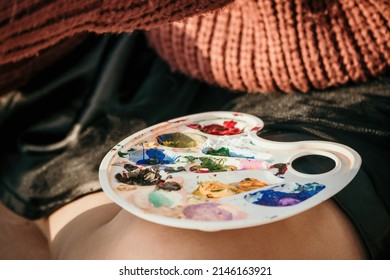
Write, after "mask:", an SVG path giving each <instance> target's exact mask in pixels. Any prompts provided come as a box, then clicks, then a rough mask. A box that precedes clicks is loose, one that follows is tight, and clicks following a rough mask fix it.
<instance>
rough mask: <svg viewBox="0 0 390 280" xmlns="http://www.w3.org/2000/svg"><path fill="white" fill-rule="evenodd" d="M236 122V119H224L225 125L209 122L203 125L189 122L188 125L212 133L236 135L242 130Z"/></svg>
mask: <svg viewBox="0 0 390 280" xmlns="http://www.w3.org/2000/svg"><path fill="white" fill-rule="evenodd" d="M236 124H237V122H235V121H224V122H223V125H220V124H209V125H205V126H203V127H202V126H201V125H199V124H189V125H188V127H190V128H193V129H198V130H200V131H202V132H204V133H207V134H212V135H236V134H240V133H241V132H242V129H240V128H238V127H236Z"/></svg>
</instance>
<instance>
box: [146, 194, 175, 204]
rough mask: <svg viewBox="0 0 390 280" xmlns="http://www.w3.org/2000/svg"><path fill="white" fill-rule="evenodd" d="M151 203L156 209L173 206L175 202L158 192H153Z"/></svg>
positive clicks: (150, 196)
mask: <svg viewBox="0 0 390 280" xmlns="http://www.w3.org/2000/svg"><path fill="white" fill-rule="evenodd" d="M149 202H150V203H151V204H152V205H153V206H154V207H156V208H160V207H163V206H168V207H170V206H172V205H173V201H172V200H170V199H169V198H168V197H166V196H165V195H164V194H162V193H161V192H158V191H153V192H151V193H150V194H149Z"/></svg>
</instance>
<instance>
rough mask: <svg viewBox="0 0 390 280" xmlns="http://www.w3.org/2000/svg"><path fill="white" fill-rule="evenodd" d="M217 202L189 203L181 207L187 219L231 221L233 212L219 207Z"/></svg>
mask: <svg viewBox="0 0 390 280" xmlns="http://www.w3.org/2000/svg"><path fill="white" fill-rule="evenodd" d="M220 206H221V205H220V204H219V203H215V202H206V203H201V204H194V205H189V206H187V207H185V208H184V209H183V214H184V215H185V217H186V218H187V219H192V220H197V221H231V220H233V214H232V213H230V212H229V211H227V210H225V209H223V208H221V207H220Z"/></svg>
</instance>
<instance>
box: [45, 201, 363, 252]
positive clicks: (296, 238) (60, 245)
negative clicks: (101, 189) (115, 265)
mask: <svg viewBox="0 0 390 280" xmlns="http://www.w3.org/2000/svg"><path fill="white" fill-rule="evenodd" d="M64 217H68V220H64ZM70 217H71V218H72V219H71V220H70V219H69V218H70ZM64 222H65V223H64ZM49 226H51V228H52V229H53V231H52V245H51V249H52V256H53V258H58V259H361V258H365V257H366V255H365V252H364V249H363V246H362V244H361V242H360V240H359V237H358V236H357V234H356V232H355V230H354V227H353V226H352V224H351V223H350V222H349V220H348V219H347V217H346V216H345V215H344V213H343V212H341V210H340V209H339V208H338V206H337V205H336V204H335V203H334V202H333V201H332V200H328V201H325V202H323V203H322V204H320V205H318V206H316V207H314V208H312V209H310V210H308V211H306V212H303V213H301V214H299V215H296V216H293V217H291V218H288V219H285V220H282V221H278V222H275V223H271V224H266V225H262V226H257V227H252V228H246V229H238V230H226V231H219V232H202V231H196V230H185V229H177V228H171V227H166V226H161V225H158V224H154V223H150V222H147V221H144V220H141V219H139V218H137V217H135V216H133V215H132V214H130V213H128V212H127V211H125V210H122V209H120V208H119V207H118V206H117V205H115V204H113V203H110V202H109V201H108V199H107V198H106V196H105V194H104V193H98V194H93V195H88V196H86V197H84V198H82V199H79V200H77V201H75V202H73V203H71V204H69V205H67V206H65V207H63V208H61V209H60V210H58V211H57V212H56V213H54V214H53V215H52V216H51V217H50V219H49ZM55 231H58V234H57V233H56V232H55Z"/></svg>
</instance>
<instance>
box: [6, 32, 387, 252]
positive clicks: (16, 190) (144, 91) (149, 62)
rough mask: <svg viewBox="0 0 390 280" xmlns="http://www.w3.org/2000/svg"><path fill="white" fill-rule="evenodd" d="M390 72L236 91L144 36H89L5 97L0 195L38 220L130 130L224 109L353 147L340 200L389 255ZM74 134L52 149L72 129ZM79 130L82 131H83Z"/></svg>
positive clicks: (77, 187)
mask: <svg viewBox="0 0 390 280" xmlns="http://www.w3.org/2000/svg"><path fill="white" fill-rule="evenodd" d="M389 97H390V79H389V78H386V77H383V78H381V79H378V80H376V81H368V82H367V83H364V84H358V85H356V84H355V85H348V86H344V87H341V88H337V89H329V90H325V91H313V92H310V93H307V94H290V95H286V94H283V93H279V94H278V93H276V94H270V95H255V94H245V93H237V92H236V93H231V92H229V91H227V90H224V89H221V88H216V87H213V86H208V85H205V84H202V83H200V82H198V81H195V80H192V79H189V78H186V77H185V76H183V75H181V74H179V73H172V72H171V71H170V70H169V69H168V67H167V65H166V64H165V63H164V62H163V61H161V60H160V59H159V58H158V57H157V56H156V55H155V54H154V53H153V52H152V51H151V50H149V49H148V47H147V45H146V43H145V39H144V37H143V35H142V34H140V33H134V34H132V35H131V36H127V35H122V36H104V37H91V38H89V39H88V40H87V41H86V42H85V43H84V44H83V45H81V46H80V47H79V48H77V50H75V52H73V53H72V54H70V55H69V56H68V57H66V58H65V59H64V60H62V61H59V62H58V63H57V64H56V65H55V66H54V67H52V68H50V69H47V70H46V71H45V72H43V73H41V74H40V75H39V76H37V77H36V78H35V79H34V80H33V81H31V83H30V84H29V85H28V86H26V87H25V88H23V89H20V90H19V91H16V92H13V93H10V94H9V95H8V96H6V97H4V99H3V100H2V102H0V104H1V105H0V106H1V107H0V109H1V110H0V133H1V134H0V135H1V140H0V141H1V144H2V145H1V147H0V156H1V157H0V174H1V176H0V198H1V201H2V202H3V203H4V204H6V205H7V206H8V207H9V208H11V209H12V210H13V211H15V212H16V213H18V214H20V215H23V216H25V217H27V218H30V219H36V218H40V217H44V216H48V215H49V214H50V213H52V212H53V211H55V210H56V209H58V208H59V207H61V206H63V205H64V204H66V203H68V202H70V201H72V200H74V199H77V198H79V197H81V196H83V195H86V194H88V193H91V192H95V191H99V190H100V188H99V186H98V185H97V186H94V187H91V185H88V182H91V181H97V180H98V167H99V164H100V161H101V160H102V158H103V156H104V154H105V153H106V152H107V151H108V150H109V149H110V148H111V147H112V146H113V145H114V144H116V143H117V142H119V141H120V140H122V139H123V138H124V137H126V136H128V135H130V134H132V133H134V132H136V131H138V130H140V129H142V128H144V127H146V126H148V125H152V124H155V123H158V122H161V121H165V120H168V119H171V118H175V117H179V116H183V115H187V114H192V113H198V112H205V111H214V110H215V111H216V110H233V111H241V112H245V113H249V114H253V115H256V116H258V117H260V118H261V119H262V120H263V121H264V122H265V128H264V129H263V130H262V131H261V132H260V133H259V135H260V136H261V137H265V138H269V139H274V140H278V141H295V140H304V139H325V140H330V141H335V142H339V143H343V144H345V145H348V146H350V147H352V148H354V149H355V150H356V151H357V152H358V153H359V154H360V155H361V156H362V159H363V165H362V168H361V170H360V171H359V174H358V175H357V176H356V178H355V179H354V180H353V182H352V183H350V184H349V185H348V186H347V187H346V188H345V189H344V190H343V191H341V192H340V193H339V194H337V195H336V196H335V197H334V199H335V201H336V202H337V203H338V204H339V205H340V207H341V208H342V209H343V210H344V211H345V213H346V214H347V215H348V216H349V217H350V219H351V220H352V221H353V223H354V225H355V226H356V229H357V230H358V232H359V233H360V235H361V236H362V240H363V241H364V243H365V244H366V247H367V250H368V252H369V253H370V256H371V257H372V258H390V246H389V239H390V187H389V185H390V184H389V183H388V175H387V169H388V166H389V165H388V163H387V161H388V158H389V157H390V145H389V144H390V141H389V139H390V131H389V125H388V124H389V123H390V114H389V112H390V110H389V109H390V103H389ZM75 124H79V125H80V126H81V132H80V134H79V135H78V137H77V138H76V140H75V141H69V143H68V142H66V141H65V142H66V145H63V146H61V148H57V149H54V150H51V151H46V152H42V151H41V150H39V149H38V150H39V151H38V150H37V151H35V152H34V149H29V148H28V147H31V145H32V146H34V145H35V146H38V147H47V146H50V144H52V143H57V142H58V141H61V140H63V139H66V136H67V135H68V134H69V131H72V128H74V125H75ZM76 136H77V135H76Z"/></svg>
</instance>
